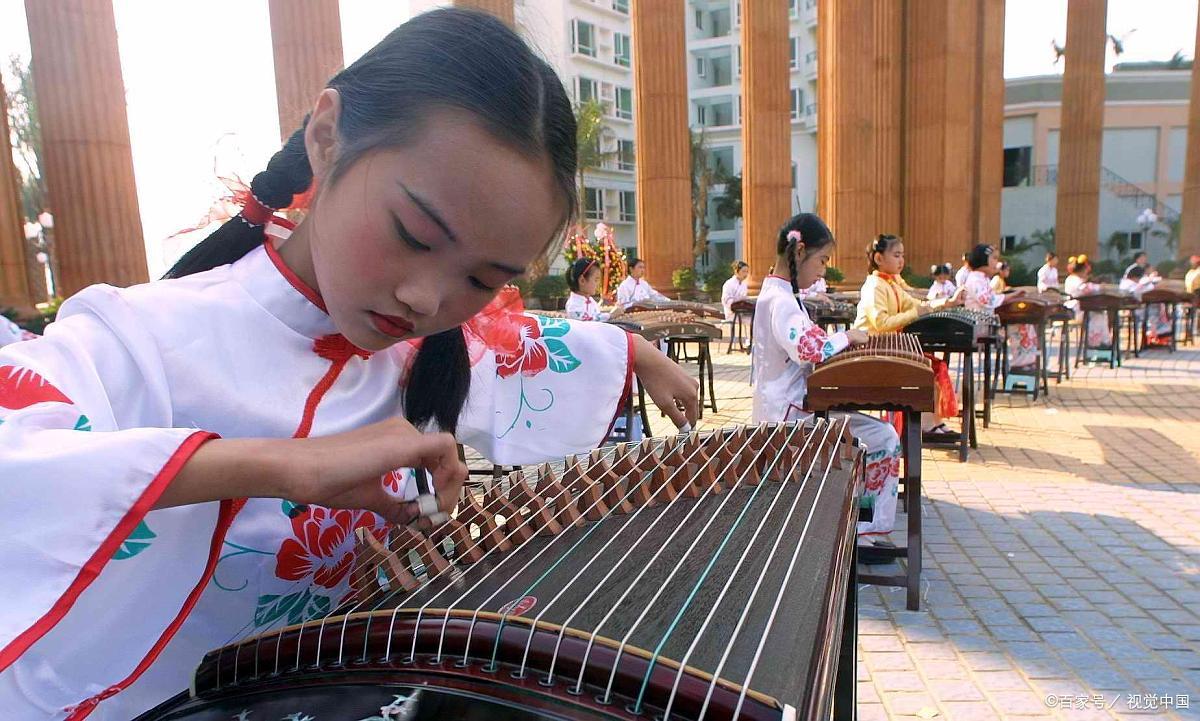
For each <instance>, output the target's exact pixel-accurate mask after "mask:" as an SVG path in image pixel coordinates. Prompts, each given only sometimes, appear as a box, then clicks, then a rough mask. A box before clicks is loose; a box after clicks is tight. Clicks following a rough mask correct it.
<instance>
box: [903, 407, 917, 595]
mask: <svg viewBox="0 0 1200 721" xmlns="http://www.w3.org/2000/svg"><path fill="white" fill-rule="evenodd" d="M920 427H921V418H920V415H919V414H917V413H908V412H906V413H905V424H904V453H905V456H906V458H905V464H904V465H905V478H904V493H905V496H907V498H906V500H905V503H906V506H907V508H906V511H907V513H908V541H907V543H906V545H905V548H906V549H907V566H908V569H907V571H908V578H907V584H908V586H907V589H906V590H907V591H908V598H907V599H906V601H907V603H906V604H905V605H906V607H907V608H908V610H909V611H917V610H920V606H921V434H920V432H919V431H918V432H914V431H913V430H912V429H913V428H920Z"/></svg>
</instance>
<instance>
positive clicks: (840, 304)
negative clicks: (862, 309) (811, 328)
mask: <svg viewBox="0 0 1200 721" xmlns="http://www.w3.org/2000/svg"><path fill="white" fill-rule="evenodd" d="M801 303H802V304H803V305H804V310H805V311H807V312H808V316H809V317H810V318H812V320H813V322H814V323H817V324H824V323H845V324H847V325H849V324H850V323H853V322H854V319H855V318H856V317H857V316H858V307H857V306H855V305H854V304H853V303H847V302H845V301H840V300H830V301H823V300H818V299H816V298H805V299H804V300H802V301H801Z"/></svg>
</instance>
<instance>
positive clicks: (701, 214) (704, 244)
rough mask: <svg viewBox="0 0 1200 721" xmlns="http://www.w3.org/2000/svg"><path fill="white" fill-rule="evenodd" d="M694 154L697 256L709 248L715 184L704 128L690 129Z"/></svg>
mask: <svg viewBox="0 0 1200 721" xmlns="http://www.w3.org/2000/svg"><path fill="white" fill-rule="evenodd" d="M689 132H690V135H691V156H692V255H693V256H694V257H696V258H699V257H700V256H702V255H704V253H705V252H706V251H707V250H708V231H709V227H708V191H709V188H711V187H712V184H713V170H712V167H711V166H710V165H709V162H708V157H709V152H708V143H707V141H706V139H705V137H704V128H701V129H700V132H696V131H695V130H692V131H689Z"/></svg>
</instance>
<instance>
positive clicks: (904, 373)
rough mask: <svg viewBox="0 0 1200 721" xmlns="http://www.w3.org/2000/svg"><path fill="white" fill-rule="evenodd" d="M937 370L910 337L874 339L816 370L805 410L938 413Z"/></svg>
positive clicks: (810, 378) (886, 334)
mask: <svg viewBox="0 0 1200 721" xmlns="http://www.w3.org/2000/svg"><path fill="white" fill-rule="evenodd" d="M933 399H934V385H933V367H932V365H931V364H930V362H929V359H928V358H926V357H925V355H924V354H923V353H922V351H921V343H920V342H919V341H918V340H917V337H916V336H914V335H910V334H908V333H885V334H880V335H873V336H871V338H870V340H869V341H868V342H867V343H866V344H864V345H861V346H855V347H853V348H849V349H847V350H844V351H842V352H841V353H838V354H837V355H835V356H833V357H832V358H830V359H829V360H827V361H825V362H824V363H822V364H820V365H818V366H817V367H816V368H815V369H813V372H812V375H811V376H809V378H808V394H807V396H806V397H805V406H806V407H807V408H808V410H810V411H829V410H855V409H864V408H869V409H879V408H889V409H891V410H910V411H915V412H919V413H925V412H932V411H933V410H934V402H933Z"/></svg>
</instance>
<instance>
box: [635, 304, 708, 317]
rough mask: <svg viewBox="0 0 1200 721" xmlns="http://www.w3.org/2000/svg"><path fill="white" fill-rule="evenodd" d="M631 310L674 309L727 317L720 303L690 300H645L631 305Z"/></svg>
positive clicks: (695, 314) (694, 313)
mask: <svg viewBox="0 0 1200 721" xmlns="http://www.w3.org/2000/svg"><path fill="white" fill-rule="evenodd" d="M627 310H630V311H634V312H637V311H674V312H676V313H691V314H692V315H694V316H697V317H700V318H721V319H724V318H725V310H724V309H723V308H722V307H721V306H720V304H719V303H696V302H693V301H688V300H660V301H654V300H643V301H638V302H637V303H634V304H633V305H631V306H629V308H628V309H627Z"/></svg>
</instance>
